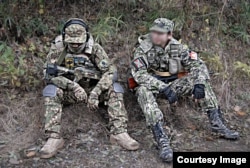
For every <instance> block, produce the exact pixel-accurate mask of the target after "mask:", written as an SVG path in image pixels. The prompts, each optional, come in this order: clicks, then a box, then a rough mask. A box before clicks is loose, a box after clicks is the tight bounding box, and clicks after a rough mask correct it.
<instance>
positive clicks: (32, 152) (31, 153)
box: [26, 151, 36, 158]
mask: <svg viewBox="0 0 250 168" xmlns="http://www.w3.org/2000/svg"><path fill="white" fill-rule="evenodd" d="M35 155H36V151H30V152H28V153H27V154H26V156H27V157H29V158H30V157H33V156H35Z"/></svg>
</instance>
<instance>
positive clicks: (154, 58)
mask: <svg viewBox="0 0 250 168" xmlns="http://www.w3.org/2000/svg"><path fill="white" fill-rule="evenodd" d="M139 44H140V45H139V47H137V48H136V50H135V52H134V58H133V60H132V64H131V71H132V75H133V77H134V79H135V81H136V82H137V83H138V84H139V85H144V86H146V87H147V88H148V89H149V90H155V91H160V90H161V89H163V88H165V87H167V86H168V84H166V83H164V82H162V81H160V80H158V79H156V78H155V77H153V76H152V75H153V74H154V73H155V71H158V72H169V71H170V70H171V64H172V63H171V62H172V59H173V58H174V59H177V60H178V61H179V62H180V66H181V67H180V69H179V70H178V71H176V72H173V73H174V74H175V73H178V72H180V70H181V71H183V70H184V71H187V72H189V75H190V76H191V78H193V79H194V81H195V82H194V83H195V84H203V83H204V81H205V80H207V79H210V77H209V73H208V70H207V68H206V65H205V64H204V63H203V61H202V60H201V59H200V58H198V56H197V54H196V53H194V52H189V49H188V48H187V47H185V46H183V45H182V44H180V42H178V41H177V40H176V39H174V38H173V39H172V40H170V41H169V43H168V44H167V46H166V47H165V49H163V48H161V47H159V46H155V45H153V44H152V42H151V40H150V37H149V35H144V36H141V37H139ZM172 45H173V46H175V48H174V49H172V48H171V46H172ZM172 50H174V51H172ZM173 55H175V56H173ZM172 75H173V74H172Z"/></svg>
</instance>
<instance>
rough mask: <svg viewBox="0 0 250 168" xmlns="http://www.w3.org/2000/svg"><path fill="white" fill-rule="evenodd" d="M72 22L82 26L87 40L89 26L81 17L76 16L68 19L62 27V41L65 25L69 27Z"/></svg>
mask: <svg viewBox="0 0 250 168" xmlns="http://www.w3.org/2000/svg"><path fill="white" fill-rule="evenodd" d="M72 24H78V25H81V26H82V27H84V28H85V29H86V33H87V39H86V41H88V39H89V27H88V25H87V24H86V23H85V22H84V21H83V20H82V19H77V18H73V19H70V20H68V21H67V22H66V23H65V24H64V26H63V29H62V39H63V41H64V39H65V29H66V28H67V27H69V26H70V25H72Z"/></svg>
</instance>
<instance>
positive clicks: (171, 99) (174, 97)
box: [161, 87, 178, 104]
mask: <svg viewBox="0 0 250 168" xmlns="http://www.w3.org/2000/svg"><path fill="white" fill-rule="evenodd" d="M161 92H162V93H164V94H165V96H166V98H167V100H168V101H169V103H170V104H173V103H175V102H177V100H178V98H177V95H176V93H175V92H174V91H173V90H172V89H171V88H170V87H166V88H164V89H163V90H162V91H161Z"/></svg>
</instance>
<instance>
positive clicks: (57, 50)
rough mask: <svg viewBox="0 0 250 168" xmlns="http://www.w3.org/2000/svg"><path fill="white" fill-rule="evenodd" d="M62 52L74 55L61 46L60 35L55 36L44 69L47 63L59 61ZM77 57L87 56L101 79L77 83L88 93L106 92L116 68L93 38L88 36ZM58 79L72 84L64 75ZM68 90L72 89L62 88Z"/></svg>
mask: <svg viewBox="0 0 250 168" xmlns="http://www.w3.org/2000/svg"><path fill="white" fill-rule="evenodd" d="M64 50H66V53H67V54H74V53H71V52H70V51H69V50H68V49H67V46H65V45H64V44H63V40H62V36H61V35H60V36H57V37H56V39H55V41H54V42H53V43H52V44H51V48H50V51H49V53H48V55H47V61H46V63H45V65H44V67H45V68H46V65H47V64H48V63H50V64H54V63H57V60H58V59H59V57H60V55H61V54H62V52H64ZM75 55H78V54H75ZM79 55H83V56H85V57H86V56H87V57H88V58H89V61H90V62H91V63H92V64H94V65H95V66H96V68H97V70H98V71H100V72H101V74H102V77H101V79H100V80H99V81H96V82H93V80H92V81H91V80H86V79H85V80H80V81H79V82H78V83H79V84H80V85H81V86H82V87H83V88H85V89H88V90H89V91H90V90H92V89H93V88H95V92H97V94H100V93H101V92H103V91H105V90H107V89H108V88H109V87H110V86H111V85H112V83H113V77H114V73H115V72H116V67H115V66H114V65H112V63H111V60H110V59H109V57H108V55H107V54H106V52H105V51H104V49H103V48H102V47H101V46H100V45H99V44H98V43H95V42H94V40H93V37H92V36H90V38H89V40H88V42H87V44H86V47H85V48H84V50H83V51H82V53H81V54H79ZM64 61H65V60H64ZM61 66H64V64H63V63H62V65H61ZM59 77H60V78H61V79H60V80H62V81H66V82H67V83H69V84H73V81H72V80H73V79H72V78H69V77H67V76H65V75H61V76H59ZM57 78H58V77H57ZM65 78H67V79H65ZM50 80H51V81H53V78H51V79H50ZM69 80H70V81H69ZM64 83H65V82H64ZM59 87H60V86H59ZM68 88H72V87H70V86H69V87H62V89H68Z"/></svg>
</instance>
